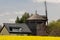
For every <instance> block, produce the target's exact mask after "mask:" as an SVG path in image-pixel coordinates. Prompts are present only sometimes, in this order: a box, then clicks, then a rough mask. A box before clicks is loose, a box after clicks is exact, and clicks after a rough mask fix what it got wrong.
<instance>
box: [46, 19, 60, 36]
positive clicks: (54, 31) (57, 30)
mask: <svg viewBox="0 0 60 40" xmlns="http://www.w3.org/2000/svg"><path fill="white" fill-rule="evenodd" d="M47 31H48V33H49V35H51V36H60V21H59V19H58V20H57V21H52V22H50V23H49V25H48V30H47Z"/></svg>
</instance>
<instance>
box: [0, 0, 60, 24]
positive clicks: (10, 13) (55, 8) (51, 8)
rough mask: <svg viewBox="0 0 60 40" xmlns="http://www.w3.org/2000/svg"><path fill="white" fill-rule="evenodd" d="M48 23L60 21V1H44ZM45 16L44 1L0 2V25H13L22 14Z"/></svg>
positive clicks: (7, 0)
mask: <svg viewBox="0 0 60 40" xmlns="http://www.w3.org/2000/svg"><path fill="white" fill-rule="evenodd" d="M46 1H47V10H48V19H49V21H52V20H57V19H60V0H46ZM35 10H37V12H38V14H39V15H45V7H44V0H0V24H3V23H14V21H15V19H16V17H17V16H19V17H21V16H22V15H23V14H24V12H29V13H30V14H31V13H33V14H34V12H35Z"/></svg>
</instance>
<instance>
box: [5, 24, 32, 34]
mask: <svg viewBox="0 0 60 40" xmlns="http://www.w3.org/2000/svg"><path fill="white" fill-rule="evenodd" d="M4 27H6V29H7V31H8V32H10V33H31V31H30V29H29V28H28V26H27V25H26V24H25V23H21V24H19V23H4ZM10 27H11V28H22V31H11V30H10Z"/></svg>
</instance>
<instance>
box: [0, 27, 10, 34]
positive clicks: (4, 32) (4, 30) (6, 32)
mask: <svg viewBox="0 0 60 40" xmlns="http://www.w3.org/2000/svg"><path fill="white" fill-rule="evenodd" d="M0 34H1V35H8V34H9V32H8V31H7V29H6V28H5V27H4V28H3V29H2V31H1V33H0Z"/></svg>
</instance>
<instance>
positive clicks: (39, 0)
mask: <svg viewBox="0 0 60 40" xmlns="http://www.w3.org/2000/svg"><path fill="white" fill-rule="evenodd" d="M43 1H45V0H33V2H34V3H36V2H37V3H40V2H43ZM46 1H47V2H51V3H60V0H46Z"/></svg>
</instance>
